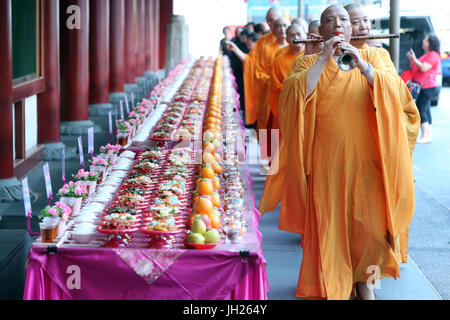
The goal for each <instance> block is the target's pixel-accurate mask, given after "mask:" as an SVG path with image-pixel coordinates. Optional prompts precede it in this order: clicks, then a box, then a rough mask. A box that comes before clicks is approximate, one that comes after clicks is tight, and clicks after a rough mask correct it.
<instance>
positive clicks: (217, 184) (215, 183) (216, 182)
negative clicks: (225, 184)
mask: <svg viewBox="0 0 450 320" xmlns="http://www.w3.org/2000/svg"><path fill="white" fill-rule="evenodd" d="M212 183H213V187H214V189H216V190H220V179H219V177H218V176H215V177H214V178H213V179H212Z"/></svg>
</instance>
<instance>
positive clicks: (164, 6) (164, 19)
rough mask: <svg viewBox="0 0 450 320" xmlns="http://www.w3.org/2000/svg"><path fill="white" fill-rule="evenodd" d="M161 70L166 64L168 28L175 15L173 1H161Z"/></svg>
mask: <svg viewBox="0 0 450 320" xmlns="http://www.w3.org/2000/svg"><path fill="white" fill-rule="evenodd" d="M159 5H160V7H159V17H160V20H159V22H160V23H159V69H164V65H165V63H166V26H167V25H168V24H169V23H170V17H171V16H172V14H173V0H164V1H159Z"/></svg>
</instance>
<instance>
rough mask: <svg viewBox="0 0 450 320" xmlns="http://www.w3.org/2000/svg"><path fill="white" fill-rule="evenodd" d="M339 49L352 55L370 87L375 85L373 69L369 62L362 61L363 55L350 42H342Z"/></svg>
mask: <svg viewBox="0 0 450 320" xmlns="http://www.w3.org/2000/svg"><path fill="white" fill-rule="evenodd" d="M339 49H341V50H344V51H345V52H348V53H351V54H352V55H353V56H354V57H355V60H356V67H357V68H358V69H359V71H360V72H361V74H362V75H363V76H364V77H365V78H366V79H367V81H368V82H369V84H370V86H372V85H373V77H374V73H373V67H372V65H370V64H369V63H368V62H366V61H364V60H363V59H361V55H360V54H359V50H358V49H357V48H355V47H354V46H352V45H351V44H350V43H348V42H342V43H341V44H339Z"/></svg>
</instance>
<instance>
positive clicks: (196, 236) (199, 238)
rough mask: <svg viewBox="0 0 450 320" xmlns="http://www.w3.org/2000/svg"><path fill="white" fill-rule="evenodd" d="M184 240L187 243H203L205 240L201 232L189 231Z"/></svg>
mask: <svg viewBox="0 0 450 320" xmlns="http://www.w3.org/2000/svg"><path fill="white" fill-rule="evenodd" d="M186 241H187V242H188V243H200V244H204V243H205V241H206V240H205V237H204V236H203V235H202V234H201V233H196V232H191V233H189V234H188V236H187V237H186Z"/></svg>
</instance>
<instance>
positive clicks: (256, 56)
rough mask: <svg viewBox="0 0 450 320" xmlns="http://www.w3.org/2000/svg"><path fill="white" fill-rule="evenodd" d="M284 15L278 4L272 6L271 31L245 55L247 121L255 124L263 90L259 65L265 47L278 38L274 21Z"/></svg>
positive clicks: (269, 16) (268, 16)
mask: <svg viewBox="0 0 450 320" xmlns="http://www.w3.org/2000/svg"><path fill="white" fill-rule="evenodd" d="M281 16H282V14H281V10H280V8H279V7H278V6H274V7H271V8H270V9H269V10H268V11H267V14H266V21H267V24H268V25H269V27H270V30H271V32H269V33H266V34H265V35H263V36H261V38H259V40H258V42H256V45H255V47H254V48H253V50H252V51H251V52H250V53H249V54H248V56H246V57H245V62H244V65H243V68H244V92H245V123H246V125H253V124H255V123H256V119H257V102H258V99H259V97H260V95H261V92H263V90H262V88H261V85H262V82H261V81H259V80H258V78H257V72H256V70H257V67H258V65H259V60H260V59H261V57H262V55H263V52H264V48H265V46H266V45H267V44H269V43H271V42H273V41H275V40H276V37H275V35H274V34H273V31H274V22H275V21H276V20H277V19H279V18H280V17H281Z"/></svg>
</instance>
